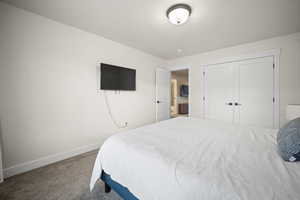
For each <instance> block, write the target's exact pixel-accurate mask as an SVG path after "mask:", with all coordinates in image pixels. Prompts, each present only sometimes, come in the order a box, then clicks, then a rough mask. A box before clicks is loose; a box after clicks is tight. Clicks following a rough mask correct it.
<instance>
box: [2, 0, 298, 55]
mask: <svg viewBox="0 0 300 200" xmlns="http://www.w3.org/2000/svg"><path fill="white" fill-rule="evenodd" d="M2 1H4V2H7V3H9V4H12V5H14V6H16V7H19V8H23V9H26V10H29V11H32V12H34V13H37V14H39V15H42V16H45V17H48V18H50V19H53V20H56V21H59V22H62V23H64V24H68V25H71V26H74V27H77V28H80V29H83V30H85V31H88V32H92V33H96V34H98V35H100V36H103V37H105V38H107V39H111V40H114V41H117V42H120V43H123V44H125V45H128V46H131V47H134V48H137V49H140V50H142V51H144V52H147V53H150V54H152V55H155V56H159V57H162V58H165V59H172V58H177V57H181V56H187V55H192V54H196V53H201V52H206V51H210V50H214V49H219V48H224V47H229V46H234V45H238V44H242V43H247V42H253V41H257V40H262V39H266V38H270V37H275V36H280V35H285V34H290V33H295V32H299V31H300V0H182V1H178V0H164V1H162V0H87V1H82V0H46V1H45V0H44V1H41V0H2ZM183 2H184V3H187V4H189V5H191V6H192V9H193V11H192V15H191V17H190V19H189V20H188V22H187V23H186V24H184V25H181V26H175V25H172V24H170V23H169V22H168V20H167V18H166V16H165V12H166V10H167V9H168V7H169V6H171V5H173V4H175V3H183Z"/></svg>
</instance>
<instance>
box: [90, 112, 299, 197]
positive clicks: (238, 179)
mask: <svg viewBox="0 0 300 200" xmlns="http://www.w3.org/2000/svg"><path fill="white" fill-rule="evenodd" d="M276 133H277V130H275V129H264V128H259V127H246V126H239V125H232V124H227V123H223V122H218V121H211V120H201V119H197V118H185V117H182V118H175V119H171V120H166V121H162V122H159V123H156V124H152V125H148V126H144V127H141V128H137V129H134V130H129V131H125V132H122V133H119V134H116V135H114V136H111V137H110V138H108V139H107V140H106V142H105V143H104V144H103V146H102V147H101V149H100V150H99V153H98V155H97V159H96V161H95V165H94V169H93V174H92V177H91V183H90V188H91V189H92V188H93V187H94V184H95V182H96V181H97V179H99V178H100V177H101V172H102V170H104V171H105V172H106V173H108V174H110V175H111V178H112V179H113V180H115V181H117V182H118V183H120V184H122V185H123V186H125V187H127V188H128V189H129V190H130V192H131V193H132V194H134V195H135V196H136V197H137V198H139V199H143V200H166V199H172V200H183V199H184V200H198V199H209V200H242V199H243V200H244V199H245V200H256V199H264V200H266V199H272V200H277V199H278V200H279V199H280V200H282V199H284V200H296V199H297V200H298V199H300V190H299V188H300V163H288V162H284V161H283V160H282V159H281V158H280V156H279V155H278V153H277V147H276Z"/></svg>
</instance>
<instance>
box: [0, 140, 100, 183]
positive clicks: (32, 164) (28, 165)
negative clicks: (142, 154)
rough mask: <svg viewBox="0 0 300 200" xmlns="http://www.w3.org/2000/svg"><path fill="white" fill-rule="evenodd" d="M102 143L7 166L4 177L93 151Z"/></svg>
mask: <svg viewBox="0 0 300 200" xmlns="http://www.w3.org/2000/svg"><path fill="white" fill-rule="evenodd" d="M101 145H102V143H98V144H90V145H86V146H83V147H79V148H76V149H73V150H71V151H66V152H63V153H57V154H54V155H50V156H46V157H43V158H40V159H37V160H32V161H29V162H25V163H21V164H18V165H14V166H12V167H9V168H6V169H4V170H3V175H4V178H8V177H11V176H14V175H17V174H21V173H24V172H27V171H30V170H33V169H36V168H39V167H44V166H46V165H49V164H52V163H55V162H58V161H61V160H65V159H67V158H71V157H74V156H77V155H80V154H83V153H86V152H89V151H93V150H95V149H98V148H100V146H101Z"/></svg>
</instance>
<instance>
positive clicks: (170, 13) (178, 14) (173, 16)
mask: <svg viewBox="0 0 300 200" xmlns="http://www.w3.org/2000/svg"><path fill="white" fill-rule="evenodd" d="M191 11H192V9H191V7H190V6H189V5H187V4H176V5H174V6H171V7H170V8H169V9H168V10H167V17H168V19H169V21H170V22H171V23H172V24H175V25H180V24H184V23H185V22H186V21H187V20H188V18H189V16H190V15H191Z"/></svg>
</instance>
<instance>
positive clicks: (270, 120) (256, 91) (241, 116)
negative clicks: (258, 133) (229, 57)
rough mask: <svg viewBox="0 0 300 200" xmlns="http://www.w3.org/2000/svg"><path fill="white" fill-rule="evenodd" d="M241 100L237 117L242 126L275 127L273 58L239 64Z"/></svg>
mask: <svg viewBox="0 0 300 200" xmlns="http://www.w3.org/2000/svg"><path fill="white" fill-rule="evenodd" d="M237 70H238V73H239V98H238V99H237V101H236V102H235V103H236V106H235V109H236V111H235V113H236V114H235V115H237V116H238V121H239V123H240V124H247V125H255V126H261V127H267V128H272V127H273V126H274V105H273V104H274V103H273V97H274V72H273V70H274V69H273V57H265V58H257V59H252V60H248V61H243V62H237Z"/></svg>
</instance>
